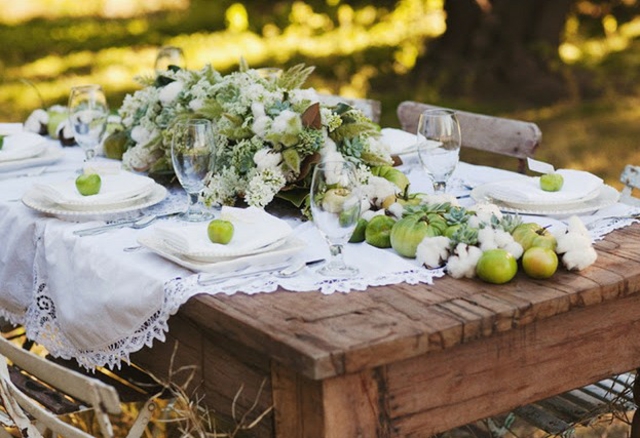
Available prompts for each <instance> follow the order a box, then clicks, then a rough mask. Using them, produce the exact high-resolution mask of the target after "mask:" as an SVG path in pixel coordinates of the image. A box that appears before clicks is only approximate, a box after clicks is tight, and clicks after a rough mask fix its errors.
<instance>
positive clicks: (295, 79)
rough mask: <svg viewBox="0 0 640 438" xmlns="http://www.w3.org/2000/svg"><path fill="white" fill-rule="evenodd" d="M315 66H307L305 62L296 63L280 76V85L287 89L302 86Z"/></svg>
mask: <svg viewBox="0 0 640 438" xmlns="http://www.w3.org/2000/svg"><path fill="white" fill-rule="evenodd" d="M314 69H315V67H313V66H309V67H307V66H305V65H304V64H298V65H294V66H293V67H291V68H290V69H287V70H285V71H284V72H283V73H282V75H281V76H280V77H279V78H278V85H279V86H280V87H282V88H284V89H285V90H293V89H294V88H302V87H303V85H304V84H305V82H307V79H308V78H309V76H310V75H311V73H313V70H314Z"/></svg>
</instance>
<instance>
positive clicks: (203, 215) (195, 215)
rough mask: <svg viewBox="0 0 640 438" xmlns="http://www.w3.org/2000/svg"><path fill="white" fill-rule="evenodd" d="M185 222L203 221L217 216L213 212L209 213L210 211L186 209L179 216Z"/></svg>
mask: <svg viewBox="0 0 640 438" xmlns="http://www.w3.org/2000/svg"><path fill="white" fill-rule="evenodd" d="M178 217H179V218H180V219H182V220H183V221H185V222H203V221H209V220H211V219H213V218H215V215H214V214H213V213H209V212H208V211H202V210H200V211H185V212H184V213H181V214H180V215H179V216H178Z"/></svg>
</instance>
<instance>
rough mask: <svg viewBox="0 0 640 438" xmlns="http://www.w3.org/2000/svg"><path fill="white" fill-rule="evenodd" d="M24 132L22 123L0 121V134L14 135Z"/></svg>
mask: <svg viewBox="0 0 640 438" xmlns="http://www.w3.org/2000/svg"><path fill="white" fill-rule="evenodd" d="M21 132H22V123H0V135H12V134H19V133H21Z"/></svg>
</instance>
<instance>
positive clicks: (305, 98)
mask: <svg viewBox="0 0 640 438" xmlns="http://www.w3.org/2000/svg"><path fill="white" fill-rule="evenodd" d="M289 100H290V101H291V103H292V104H294V105H299V104H301V103H305V102H316V101H317V100H318V93H317V92H316V90H315V89H313V88H306V89H296V90H291V91H290V92H289ZM321 113H322V111H321Z"/></svg>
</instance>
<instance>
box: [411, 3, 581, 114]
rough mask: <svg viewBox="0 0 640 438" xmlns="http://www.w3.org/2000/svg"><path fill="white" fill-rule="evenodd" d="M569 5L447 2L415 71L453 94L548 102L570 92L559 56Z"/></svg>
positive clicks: (568, 82)
mask: <svg viewBox="0 0 640 438" xmlns="http://www.w3.org/2000/svg"><path fill="white" fill-rule="evenodd" d="M572 3H573V2H572V0H517V1H513V0H449V1H446V2H445V5H444V10H445V13H446V14H447V18H446V24H447V28H446V31H445V33H444V34H443V35H442V36H441V37H440V38H439V39H437V40H434V41H431V42H429V43H428V45H427V47H426V53H425V57H424V58H423V59H422V60H420V61H419V63H418V66H417V69H416V71H418V72H419V73H420V74H421V75H422V76H423V79H426V80H427V81H430V82H431V83H432V84H434V85H435V86H436V87H439V88H440V89H441V90H442V91H443V92H444V93H447V94H452V95H454V96H455V95H477V96H479V97H482V96H491V97H494V98H498V99H499V98H504V99H519V100H523V101H526V102H529V103H533V104H541V103H550V102H553V101H557V100H559V99H562V98H566V97H568V96H569V95H570V94H571V92H570V90H571V88H570V81H568V80H567V78H566V76H565V73H564V72H563V69H562V63H561V61H560V58H559V56H558V48H559V45H560V42H561V35H562V30H563V28H564V24H565V21H566V18H567V15H568V13H569V11H570V8H571V6H572Z"/></svg>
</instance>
